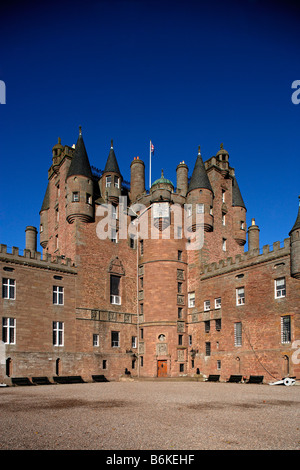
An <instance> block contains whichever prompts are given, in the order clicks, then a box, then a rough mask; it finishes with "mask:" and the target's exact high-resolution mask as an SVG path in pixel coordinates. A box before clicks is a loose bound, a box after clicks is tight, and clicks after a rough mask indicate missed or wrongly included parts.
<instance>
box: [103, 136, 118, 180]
mask: <svg viewBox="0 0 300 470" xmlns="http://www.w3.org/2000/svg"><path fill="white" fill-rule="evenodd" d="M110 171H112V172H114V173H118V174H119V175H120V176H121V173H120V169H119V165H118V162H117V158H116V155H115V151H114V147H113V141H111V147H110V151H109V154H108V157H107V162H106V165H105V168H104V172H103V173H107V172H110Z"/></svg>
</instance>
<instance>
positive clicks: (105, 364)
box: [102, 359, 107, 369]
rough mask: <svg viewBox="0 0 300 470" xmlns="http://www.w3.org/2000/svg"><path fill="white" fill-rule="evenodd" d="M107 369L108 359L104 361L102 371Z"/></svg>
mask: <svg viewBox="0 0 300 470" xmlns="http://www.w3.org/2000/svg"><path fill="white" fill-rule="evenodd" d="M106 368H107V360H106V359H103V361H102V369H106Z"/></svg>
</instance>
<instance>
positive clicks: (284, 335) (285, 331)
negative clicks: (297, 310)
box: [281, 315, 291, 344]
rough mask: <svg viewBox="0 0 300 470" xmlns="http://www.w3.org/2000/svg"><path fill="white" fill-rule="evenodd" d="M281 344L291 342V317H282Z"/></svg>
mask: <svg viewBox="0 0 300 470" xmlns="http://www.w3.org/2000/svg"><path fill="white" fill-rule="evenodd" d="M281 342H282V343H283V344H284V343H290V342H291V317H290V315H284V316H283V317H281Z"/></svg>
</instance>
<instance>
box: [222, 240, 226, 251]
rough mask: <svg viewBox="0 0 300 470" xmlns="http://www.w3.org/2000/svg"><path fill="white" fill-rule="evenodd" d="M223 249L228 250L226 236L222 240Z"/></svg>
mask: <svg viewBox="0 0 300 470" xmlns="http://www.w3.org/2000/svg"><path fill="white" fill-rule="evenodd" d="M222 250H223V251H226V238H223V240H222Z"/></svg>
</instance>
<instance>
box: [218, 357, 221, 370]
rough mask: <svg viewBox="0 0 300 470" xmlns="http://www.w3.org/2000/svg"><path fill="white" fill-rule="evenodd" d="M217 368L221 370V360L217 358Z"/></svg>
mask: <svg viewBox="0 0 300 470" xmlns="http://www.w3.org/2000/svg"><path fill="white" fill-rule="evenodd" d="M217 370H221V361H220V360H219V359H218V360H217Z"/></svg>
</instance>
